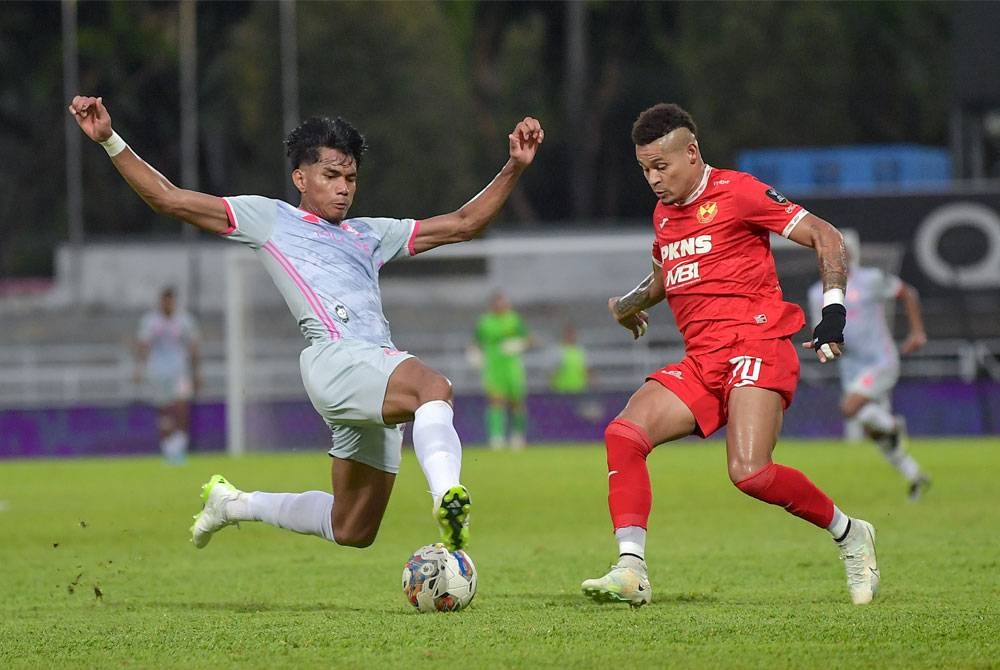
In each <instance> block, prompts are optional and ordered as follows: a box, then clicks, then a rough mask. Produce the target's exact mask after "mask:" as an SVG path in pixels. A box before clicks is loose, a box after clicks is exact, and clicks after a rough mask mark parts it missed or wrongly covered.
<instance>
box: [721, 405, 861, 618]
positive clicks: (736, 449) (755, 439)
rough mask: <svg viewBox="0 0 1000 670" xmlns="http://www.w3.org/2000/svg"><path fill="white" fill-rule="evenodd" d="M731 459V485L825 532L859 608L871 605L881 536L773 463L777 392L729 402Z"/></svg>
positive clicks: (793, 473) (802, 477) (797, 474)
mask: <svg viewBox="0 0 1000 670" xmlns="http://www.w3.org/2000/svg"><path fill="white" fill-rule="evenodd" d="M728 410H729V423H728V428H727V431H726V456H727V462H728V469H729V478H730V480H731V481H732V482H733V483H734V484H735V485H736V487H737V488H739V489H740V490H741V491H742V492H743V493H746V494H747V495H749V496H751V497H754V498H756V499H758V500H761V501H763V502H766V503H770V504H772V505H778V506H780V507H783V508H784V509H785V510H787V511H788V512H789V513H791V514H794V515H795V516H797V517H799V518H801V519H804V520H806V521H808V522H809V523H812V524H813V525H815V526H818V527H820V528H825V529H826V530H827V531H829V532H830V534H831V535H832V536H833V538H834V540H835V541H836V542H837V544H838V545H839V546H840V548H841V557H842V558H843V559H844V561H845V567H846V569H847V580H848V589H849V591H850V593H851V598H852V600H853V601H854V602H855V603H856V604H865V603H867V602H870V601H871V599H872V597H873V596H874V594H875V591H876V590H877V588H878V581H879V574H878V564H877V562H876V558H875V544H874V541H875V532H874V529H873V528H872V527H871V525H870V524H869V523H868V522H866V521H863V520H861V519H851V518H850V517H848V516H847V515H845V514H844V513H843V512H841V511H840V509H839V508H838V507H837V506H836V505H834V504H833V501H832V500H830V498H829V496H827V495H826V494H825V493H824V492H823V491H822V490H820V489H819V487H817V486H816V485H815V484H814V483H813V482H812V481H810V480H809V478H808V477H806V476H805V474H803V473H802V472H801V471H799V470H797V469H795V468H791V467H788V466H785V465H780V464H778V463H775V462H773V460H772V458H771V455H772V453H773V451H774V446H775V444H776V443H777V439H778V434H779V432H780V430H781V423H782V417H783V412H784V401H783V399H782V396H781V395H780V394H779V393H778V392H777V391H772V390H770V389H766V388H758V387H756V386H743V387H740V388H734V389H732V391H731V392H730V394H729V399H728Z"/></svg>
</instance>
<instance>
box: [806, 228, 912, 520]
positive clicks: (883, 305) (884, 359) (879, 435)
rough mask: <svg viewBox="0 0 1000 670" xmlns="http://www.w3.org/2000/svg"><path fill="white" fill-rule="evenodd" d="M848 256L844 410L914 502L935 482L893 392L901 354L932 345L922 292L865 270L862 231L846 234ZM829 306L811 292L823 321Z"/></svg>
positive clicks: (818, 289)
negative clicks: (900, 327)
mask: <svg viewBox="0 0 1000 670" xmlns="http://www.w3.org/2000/svg"><path fill="white" fill-rule="evenodd" d="M841 233H842V234H843V236H844V246H845V248H846V249H847V257H848V281H847V293H846V296H845V301H844V303H845V306H846V307H847V327H846V328H845V330H844V343H845V348H844V352H843V354H841V356H840V358H839V359H838V361H837V364H838V366H839V370H840V385H841V389H842V391H843V396H842V398H841V403H840V411H841V414H843V416H844V418H846V419H855V420H856V421H858V422H859V423H860V424H861V426H862V428H863V429H864V431H865V434H866V435H868V436H869V437H870V438H872V439H873V440H874V441H875V443H876V444H877V445H878V447H879V450H880V451H881V452H882V454H883V455H884V456H885V457H886V459H887V460H888V461H889V463H891V464H892V466H893V467H894V468H896V470H897V471H898V472H899V473H900V474H901V475H902V476H903V477H904V478H905V479H906V481H907V486H908V493H909V497H910V499H911V500H916V499H917V498H919V497H920V496H921V494H922V493H923V491H924V490H925V489H926V488H927V487H928V486H929V484H930V478H929V477H928V476H927V475H926V474H924V473H923V472H921V470H920V466H919V465H918V464H917V462H916V461H915V460H914V459H913V457H912V456H911V455H910V454H909V453H908V452H907V450H906V422H905V419H904V417H902V416H901V415H893V413H892V402H891V396H892V389H893V388H894V387H895V386H896V383H897V382H898V381H899V351H902V353H904V354H908V353H911V352H914V351H916V350H917V349H919V348H920V347H922V346H924V344H926V343H927V334H926V332H925V331H924V324H923V317H922V313H921V309H920V298H919V295H918V294H917V291H916V289H914V288H913V287H912V286H910V285H909V284H907V283H906V282H904V281H903V280H901V279H900V278H899V277H896V276H895V275H892V274H889V273H887V272H883V271H882V270H880V269H878V268H873V267H863V266H861V265H860V264H859V261H860V257H861V249H860V242H859V240H858V235H857V232H855V231H853V230H842V231H841ZM896 300H899V301H901V302H902V303H903V307H904V309H905V313H906V317H907V321H908V323H909V334H908V335H907V337H906V339H905V340H904V341H903V343H902V345H900V348H899V351H897V349H896V343H895V341H894V340H893V338H892V329H891V326H890V324H889V318H888V314H889V312H888V308H889V307H890V306H891V304H892V303H893V302H894V301H896ZM822 302H823V287H822V286H821V285H820V284H818V283H817V284H814V285H813V286H812V287H811V288H810V289H809V307H810V311H811V313H812V315H813V318H814V319H818V317H819V313H820V309H821V307H822Z"/></svg>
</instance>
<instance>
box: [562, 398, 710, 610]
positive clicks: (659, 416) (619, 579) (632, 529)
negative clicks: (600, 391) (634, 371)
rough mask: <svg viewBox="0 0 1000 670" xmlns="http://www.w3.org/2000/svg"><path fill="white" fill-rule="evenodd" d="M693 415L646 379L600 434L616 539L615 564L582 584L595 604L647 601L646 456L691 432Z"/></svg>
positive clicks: (650, 498)
mask: <svg viewBox="0 0 1000 670" xmlns="http://www.w3.org/2000/svg"><path fill="white" fill-rule="evenodd" d="M695 427H696V424H695V417H694V414H693V413H692V412H691V410H690V409H689V408H688V407H687V405H686V404H684V402H682V401H681V399H680V398H679V397H678V396H677V395H676V394H675V393H674V392H673V391H671V390H668V389H667V388H665V387H664V386H663V385H661V384H660V383H659V382H657V381H647V382H646V383H645V384H644V385H643V386H642V387H640V388H639V390H638V391H636V393H635V394H634V395H633V396H632V397H631V398H630V399H629V401H628V404H627V405H626V406H625V409H624V410H622V412H621V413H620V414H619V415H618V417H617V418H615V420H613V421H612V422H611V423H610V424H608V427H607V429H606V430H605V432H604V441H605V448H606V451H607V462H608V508H609V510H610V512H611V522H612V525H613V526H614V530H615V538H616V539H617V540H618V561H617V563H616V564H615V565H614V566H612V568H611V571H610V572H608V573H607V574H606V575H604V576H603V577H598V578H596V579H588V580H585V581H584V582H583V584H582V585H581V588H582V589H583V592H584V593H585V594H586V595H588V596H590V597H591V598H594V599H595V600H620V601H624V602H628V603H629V604H630V605H632V606H633V607H639V606H641V605H644V604H646V603H648V602H650V600H652V589H651V587H650V584H649V578H648V574H647V568H646V529H647V527H648V521H649V512H650V509H651V508H652V503H653V494H652V486H651V484H650V480H649V469H648V467H647V465H646V457H647V456H648V455H649V453H650V452H651V451H652V449H653V447H654V446H655V445H657V444H660V443H662V442H668V441H670V440H675V439H678V438H680V437H685V436H687V435H690V434H691V433H692V432H694V430H695Z"/></svg>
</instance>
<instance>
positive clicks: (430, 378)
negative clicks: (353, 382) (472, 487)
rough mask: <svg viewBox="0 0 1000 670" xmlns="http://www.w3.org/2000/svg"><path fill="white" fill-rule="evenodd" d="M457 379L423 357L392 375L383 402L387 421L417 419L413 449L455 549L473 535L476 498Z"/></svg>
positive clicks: (446, 536) (436, 512) (447, 539)
mask: <svg viewBox="0 0 1000 670" xmlns="http://www.w3.org/2000/svg"><path fill="white" fill-rule="evenodd" d="M451 402H452V387H451V382H450V381H449V380H448V379H447V378H446V377H445V376H444V375H442V374H441V373H440V372H437V371H436V370H434V369H432V368H430V367H429V366H427V365H426V364H425V363H424V362H423V361H421V360H420V359H418V358H408V359H407V360H405V361H403V362H402V363H400V364H399V365H398V367H396V368H395V370H394V371H393V372H392V375H391V376H390V377H389V382H388V386H387V388H386V392H385V400H384V401H383V405H382V416H383V420H384V421H385V423H387V424H395V423H403V422H405V421H410V420H412V421H413V451H414V453H415V454H416V456H417V461H418V462H419V463H420V468H421V469H422V470H423V472H424V476H425V477H426V478H427V484H428V486H429V487H430V492H431V497H432V498H433V500H434V506H433V514H434V518H435V519H436V521H437V522H438V525H439V526H440V528H441V537H442V541H443V542H444V544H445V545H447V546H448V547H449V548H451V549H453V550H454V549H460V548H462V547H464V546H465V545H466V544H467V543H468V541H469V511H470V506H471V502H472V501H471V498H470V496H469V491H468V489H466V488H465V486H463V485H462V483H461V474H462V442H461V440H460V439H459V437H458V432H457V431H456V430H455V426H454V416H455V413H454V410H453V409H452V406H451Z"/></svg>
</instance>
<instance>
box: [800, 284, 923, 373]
mask: <svg viewBox="0 0 1000 670" xmlns="http://www.w3.org/2000/svg"><path fill="white" fill-rule="evenodd" d="M902 285H903V282H902V280H900V278H899V277H896V276H895V275H891V274H887V273H885V272H883V271H882V270H879V269H878V268H869V267H857V266H855V267H852V268H851V269H850V273H849V274H848V277H847V293H846V294H845V296H844V306H845V307H846V308H847V326H846V327H845V328H844V346H845V349H844V355H843V356H841V358H840V359H838V360H839V363H840V372H841V377H842V379H843V380H844V381H848V380H850V379H853V378H854V377H856V376H857V375H858V374H860V373H861V372H862V371H863V370H865V369H867V368H876V367H877V368H888V369H895V368H897V367H898V366H899V352H898V351H897V350H896V343H895V342H894V341H893V339H892V331H891V329H890V326H889V321H888V318H887V313H886V306H887V305H888V304H891V303H892V301H893V300H895V299H896V295H897V294H898V293H899V289H900V287H902ZM822 306H823V286H822V284H821V283H819V282H817V283H816V284H814V285H813V286H812V287H811V288H810V289H809V307H810V312H811V314H812V316H813V323H819V320H820V312H821V311H822Z"/></svg>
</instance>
